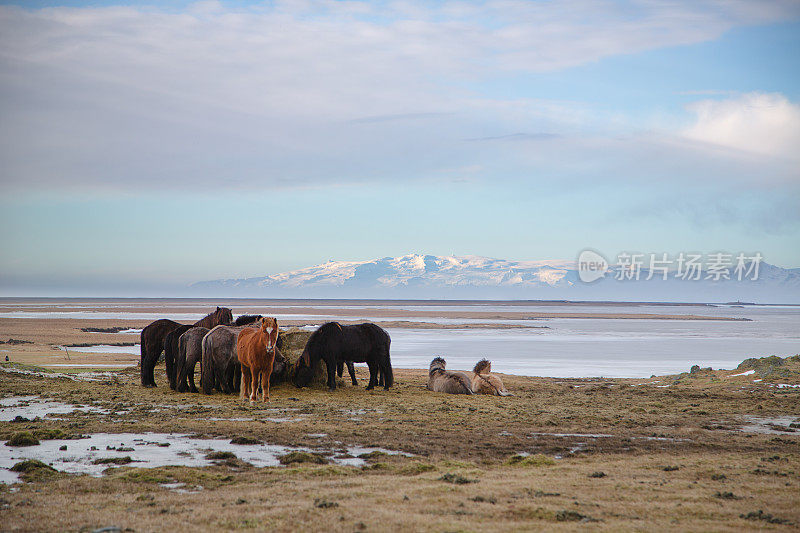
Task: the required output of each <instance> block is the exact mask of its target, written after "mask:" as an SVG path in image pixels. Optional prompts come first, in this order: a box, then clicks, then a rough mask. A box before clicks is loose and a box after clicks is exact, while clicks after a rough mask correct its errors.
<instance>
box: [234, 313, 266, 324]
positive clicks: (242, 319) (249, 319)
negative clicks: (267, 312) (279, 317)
mask: <svg viewBox="0 0 800 533" xmlns="http://www.w3.org/2000/svg"><path fill="white" fill-rule="evenodd" d="M262 318H264V317H262V316H261V315H239V316H237V317H236V320H235V321H234V323H233V325H234V326H249V325H250V324H253V323H254V322H261V319H262Z"/></svg>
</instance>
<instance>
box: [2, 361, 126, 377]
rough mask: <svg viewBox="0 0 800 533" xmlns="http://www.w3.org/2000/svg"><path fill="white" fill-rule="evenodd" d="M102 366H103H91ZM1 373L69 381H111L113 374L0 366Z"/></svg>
mask: <svg viewBox="0 0 800 533" xmlns="http://www.w3.org/2000/svg"><path fill="white" fill-rule="evenodd" d="M93 366H104V365H93ZM0 370H1V371H3V372H11V373H14V374H26V375H29V376H38V377H42V378H66V379H69V380H71V381H103V380H106V379H111V377H112V376H113V374H110V373H108V372H81V373H79V374H63V373H61V372H39V371H38V370H28V369H25V368H14V367H8V366H0Z"/></svg>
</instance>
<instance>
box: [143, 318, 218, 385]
mask: <svg viewBox="0 0 800 533" xmlns="http://www.w3.org/2000/svg"><path fill="white" fill-rule="evenodd" d="M232 320H233V314H232V313H231V310H230V309H228V308H227V307H217V309H216V310H215V311H214V312H213V313H209V314H208V315H206V316H205V317H203V318H202V319H200V320H198V321H197V322H195V323H194V324H193V325H194V326H201V327H204V328H213V327H214V326H216V325H219V324H230V323H231V321H232ZM181 326H183V324H179V323H178V322H175V321H173V320H169V319H166V318H162V319H160V320H156V321H155V322H152V323H151V324H148V325H147V326H146V327H145V328H144V329H143V330H142V336H141V341H140V342H141V360H140V372H141V379H142V387H155V386H156V381H155V379H154V376H153V370H154V369H155V367H156V363H157V362H158V358H159V356H161V352H162V351H164V341H165V339H166V337H167V335H168V334H169V333H170V332H171V331H172V330H174V329H175V328H178V327H181ZM178 337H180V335H178ZM176 342H177V339H176ZM174 353H175V352H171V353H170V354H169V356H174ZM164 360H165V362H166V363H167V376H168V377H169V376H171V375H173V374H174V373H175V368H174V366H175V365H174V362H175V361H174V357H168V355H167V354H166V353H165V354H164ZM172 380H174V378H171V381H170V384H172Z"/></svg>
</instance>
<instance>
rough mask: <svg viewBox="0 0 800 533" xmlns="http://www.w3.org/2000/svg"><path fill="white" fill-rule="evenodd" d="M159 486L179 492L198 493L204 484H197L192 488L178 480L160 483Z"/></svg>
mask: <svg viewBox="0 0 800 533" xmlns="http://www.w3.org/2000/svg"><path fill="white" fill-rule="evenodd" d="M158 486H159V487H163V488H165V489H169V490H171V491H172V492H177V493H178V494H196V493H198V492H200V491H201V490H203V486H202V485H196V486H194V487H191V488H187V487H186V483H181V482H176V483H159V484H158Z"/></svg>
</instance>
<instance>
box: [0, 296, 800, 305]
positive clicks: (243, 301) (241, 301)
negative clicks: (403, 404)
mask: <svg viewBox="0 0 800 533" xmlns="http://www.w3.org/2000/svg"><path fill="white" fill-rule="evenodd" d="M16 302H20V303H46V302H58V303H63V302H74V303H78V302H87V303H91V302H102V303H110V302H124V303H148V302H176V303H197V304H198V305H200V304H204V303H208V304H220V303H225V302H236V304H237V305H247V304H249V303H253V304H259V303H265V302H268V303H272V304H275V305H279V304H284V303H285V304H298V303H305V302H313V303H314V304H315V305H320V306H328V305H330V306H336V305H340V304H348V305H353V304H359V303H364V304H373V305H398V306H401V305H440V306H441V305H454V306H455V305H465V304H466V305H508V306H524V305H542V306H563V305H567V306H571V305H575V306H594V305H603V306H621V307H626V306H664V307H684V306H688V307H719V306H724V307H729V306H742V307H751V306H774V307H794V306H800V302H798V303H761V302H665V301H617V300H482V299H477V300H463V299H458V300H451V299H445V300H439V299H431V300H418V299H408V300H406V299H386V298H375V299H373V298H243V297H230V298H222V297H209V298H203V297H180V296H175V297H164V298H161V297H136V296H133V297H128V296H102V297H99V296H98V297H94V296H90V297H83V296H0V304H4V303H16Z"/></svg>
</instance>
